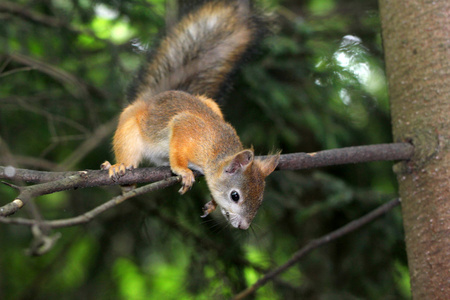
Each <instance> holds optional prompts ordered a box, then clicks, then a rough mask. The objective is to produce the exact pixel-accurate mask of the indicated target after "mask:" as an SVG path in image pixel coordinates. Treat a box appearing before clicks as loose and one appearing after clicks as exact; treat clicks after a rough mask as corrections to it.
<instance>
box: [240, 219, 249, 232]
mask: <svg viewBox="0 0 450 300" xmlns="http://www.w3.org/2000/svg"><path fill="white" fill-rule="evenodd" d="M249 226H250V224H249V223H248V222H247V221H246V220H242V221H241V222H239V225H238V228H239V229H243V230H246V229H248V227H249Z"/></svg>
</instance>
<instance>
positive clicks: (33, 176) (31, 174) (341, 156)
mask: <svg viewBox="0 0 450 300" xmlns="http://www.w3.org/2000/svg"><path fill="white" fill-rule="evenodd" d="M413 153H414V147H413V146H412V145H411V144H408V143H394V144H379V145H370V146H358V147H348V148H340V149H332V150H324V151H319V152H314V153H291V154H283V155H281V157H280V163H279V164H278V167H277V170H302V169H308V168H315V167H324V166H332V165H339V164H349V163H362V162H371V161H376V160H378V161H389V160H408V159H410V158H411V157H412V155H413ZM263 157H264V156H259V157H258V158H263ZM4 169H5V167H1V166H0V179H9V180H22V181H26V182H30V183H42V182H49V181H54V180H59V179H61V178H65V177H67V176H71V175H74V174H77V172H75V171H72V172H45V171H34V170H25V169H15V174H14V176H7V175H6V174H5V170H4ZM168 176H171V172H170V168H169V167H156V168H139V169H135V170H132V171H130V172H127V174H125V176H122V177H121V178H120V179H119V180H117V181H115V182H113V181H112V180H111V179H110V178H109V177H108V172H106V171H100V170H87V171H86V177H87V178H88V180H87V181H88V182H86V183H85V184H84V185H80V186H76V187H77V188H82V187H93V186H102V185H117V184H121V185H127V184H134V183H148V182H155V181H159V180H161V179H163V178H166V177H168ZM69 188H74V187H69Z"/></svg>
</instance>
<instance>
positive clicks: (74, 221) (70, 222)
mask: <svg viewBox="0 0 450 300" xmlns="http://www.w3.org/2000/svg"><path fill="white" fill-rule="evenodd" d="M177 182H180V176H172V177H170V178H166V179H163V180H161V181H158V182H154V183H151V184H148V185H144V186H142V187H139V188H136V189H134V190H131V191H129V192H126V193H124V194H122V195H119V196H116V197H114V198H112V199H111V200H109V201H107V202H105V203H103V204H102V205H99V206H97V207H96V208H94V209H92V210H90V211H88V212H86V213H84V214H82V215H79V216H77V217H73V218H68V219H62V220H55V221H36V220H30V219H24V218H5V217H0V222H1V223H7V224H16V225H26V226H34V225H39V226H45V227H48V228H61V227H69V226H75V225H79V224H84V223H88V222H90V221H91V220H92V219H93V218H94V217H96V216H97V215H99V214H101V213H102V212H104V211H106V210H108V209H110V208H112V207H115V206H117V205H119V204H120V203H122V202H124V201H125V200H128V199H130V198H133V197H136V196H139V195H142V194H145V193H148V192H152V191H156V190H159V189H163V188H166V187H169V186H171V185H174V184H176V183H177Z"/></svg>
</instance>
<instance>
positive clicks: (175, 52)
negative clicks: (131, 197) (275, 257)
mask: <svg viewBox="0 0 450 300" xmlns="http://www.w3.org/2000/svg"><path fill="white" fill-rule="evenodd" d="M258 24H259V23H258V17H257V16H256V14H255V13H254V12H253V11H252V9H251V8H250V5H249V3H248V1H237V2H232V1H213V2H209V3H206V4H203V5H202V6H201V7H200V8H198V9H197V10H195V11H193V12H191V13H189V14H187V15H186V16H184V17H183V18H182V19H181V20H180V22H179V23H178V24H176V25H175V26H174V27H173V28H172V29H171V30H170V31H169V33H168V34H167V36H166V37H165V38H164V39H163V40H162V41H161V44H160V45H159V47H158V48H157V49H156V52H155V53H154V54H153V56H152V57H151V58H150V59H149V60H148V61H147V63H146V64H145V65H144V66H143V68H142V70H141V72H140V77H139V79H138V83H137V84H136V85H135V90H134V92H135V93H134V97H133V99H132V103H131V104H130V105H128V107H126V108H125V109H124V110H123V112H122V113H121V115H120V119H119V124H118V127H117V130H116V132H115V135H114V141H113V149H114V155H115V159H116V163H115V164H114V165H111V164H110V163H109V162H107V161H106V162H105V163H103V165H102V168H103V169H109V176H110V177H111V178H112V179H115V178H118V177H120V176H123V175H124V174H125V173H126V171H127V170H128V169H132V168H136V167H138V166H139V163H140V162H141V161H142V160H143V159H148V160H150V161H151V162H152V163H154V164H156V165H170V167H171V169H172V172H173V173H175V174H176V175H180V176H181V184H182V187H181V189H180V190H179V192H180V193H181V194H184V193H185V192H186V191H188V190H189V189H190V188H191V187H192V185H193V183H194V181H195V179H194V174H193V173H192V171H191V169H194V170H198V171H200V172H202V173H203V174H204V175H205V178H206V182H207V185H208V188H209V190H210V192H211V195H212V198H213V200H212V201H211V202H209V203H208V204H207V205H206V206H205V210H206V214H205V215H207V214H208V213H209V212H210V211H212V210H214V209H215V207H216V205H219V206H220V208H221V212H222V214H223V215H224V216H225V218H226V219H227V220H228V221H229V223H230V224H231V225H232V226H233V227H235V228H240V229H247V228H248V227H249V226H250V224H251V222H252V220H253V218H254V217H255V215H256V213H257V211H258V208H259V206H260V205H261V203H262V200H263V192H264V186H265V181H264V179H265V178H266V177H267V176H268V175H269V174H270V173H272V172H273V171H274V169H275V168H276V166H277V165H278V161H279V157H280V153H276V154H275V155H271V156H268V157H267V158H265V159H257V158H255V155H254V152H253V149H244V147H243V146H242V143H241V141H240V139H239V137H238V136H237V134H236V131H235V129H234V128H233V127H232V126H231V125H230V124H229V123H227V122H226V121H225V120H224V117H223V114H222V112H221V110H220V108H219V106H218V105H217V103H216V102H215V101H214V100H213V99H212V98H214V97H217V95H218V93H219V92H220V90H221V89H222V88H223V85H224V83H225V80H226V78H227V76H229V74H230V73H231V72H232V71H233V70H234V69H235V68H236V67H237V66H236V65H237V64H238V63H239V62H240V61H241V58H242V56H243V55H244V53H245V52H246V51H247V50H249V48H250V47H251V46H252V45H254V43H255V40H256V38H257V36H258V30H260V28H258V26H259V25H258ZM190 168H191V169H190Z"/></svg>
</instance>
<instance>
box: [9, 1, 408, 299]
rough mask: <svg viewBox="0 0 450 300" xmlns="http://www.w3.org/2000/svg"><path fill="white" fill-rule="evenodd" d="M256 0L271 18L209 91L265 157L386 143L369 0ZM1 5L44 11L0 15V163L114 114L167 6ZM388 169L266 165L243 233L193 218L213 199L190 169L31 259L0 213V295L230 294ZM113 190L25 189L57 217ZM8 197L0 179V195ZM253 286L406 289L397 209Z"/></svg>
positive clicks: (270, 289)
mask: <svg viewBox="0 0 450 300" xmlns="http://www.w3.org/2000/svg"><path fill="white" fill-rule="evenodd" d="M11 3H13V2H12V1H11ZM258 3H259V4H261V5H262V6H264V7H267V8H268V9H271V10H273V14H272V15H276V16H277V18H276V20H275V21H274V22H273V24H271V30H272V31H273V33H272V34H271V35H269V36H268V37H266V38H265V39H264V40H263V41H262V42H261V44H260V46H259V48H258V51H256V52H257V53H258V54H256V55H255V57H254V58H253V59H251V60H250V61H249V62H248V63H247V64H246V65H245V67H243V68H242V69H241V70H240V71H239V72H238V74H237V75H236V76H235V78H234V79H235V80H234V89H233V90H232V91H231V93H230V94H229V95H228V96H227V97H225V101H224V103H222V107H223V109H224V112H225V116H226V118H227V120H229V121H230V123H231V124H233V125H234V126H235V127H236V129H237V131H238V133H239V135H240V137H241V138H242V140H243V143H244V144H246V145H248V146H250V145H253V146H254V147H255V150H256V152H257V153H258V154H259V153H261V154H265V153H267V152H269V151H271V150H274V149H282V151H283V153H291V152H312V151H319V150H324V149H330V148H337V147H346V146H354V145H366V144H375V143H384V142H391V133H390V118H389V111H388V109H389V105H388V98H387V87H386V83H385V76H384V72H383V56H382V55H383V54H382V51H381V49H382V47H381V40H380V24H379V19H378V13H377V2H376V1H375V0H369V1H356V0H346V1H344V0H340V1H338V0H326V1H324V0H320V1H318V0H311V1H268V0H267V1H259V2H258ZM14 4H15V5H18V6H20V8H21V9H22V10H24V11H27V12H29V13H31V14H33V15H38V16H44V17H45V18H44V19H41V20H40V21H39V19H38V18H34V19H33V18H29V17H27V16H26V15H22V14H15V13H8V12H4V13H2V14H1V16H0V17H1V18H2V19H5V21H6V22H2V24H4V26H0V51H1V52H0V160H1V164H2V165H4V164H12V165H14V166H18V167H22V168H29V169H44V170H55V169H57V166H58V165H59V166H61V165H64V164H65V163H66V162H67V161H66V160H67V159H68V158H69V157H70V156H71V155H72V154H73V153H74V152H76V151H77V150H78V149H79V148H78V147H79V146H80V144H81V143H83V142H84V141H86V140H87V139H89V138H90V137H91V136H92V134H93V132H94V131H95V130H96V129H97V128H98V126H99V125H101V124H105V123H107V122H108V121H109V120H111V119H112V118H114V117H115V116H116V115H117V114H118V113H119V111H120V109H121V107H122V106H123V105H124V103H125V88H126V86H127V84H128V83H129V82H130V81H131V80H132V78H133V74H134V72H135V71H136V69H137V68H138V66H139V62H140V60H141V59H142V57H143V53H142V49H143V48H151V47H152V46H153V45H154V44H155V42H156V41H157V40H158V37H159V36H160V35H161V34H160V32H163V31H164V29H163V26H164V22H165V21H167V22H168V23H173V22H174V16H175V15H176V14H177V11H176V8H177V7H176V5H174V2H169V3H168V4H167V3H165V1H141V0H138V1H119V0H117V1H101V0H100V1H95V2H92V1H87V0H63V1H44V2H42V1H37V2H36V1H28V0H21V1H15V2H14ZM166 12H167V15H168V17H165V15H166ZM2 21H3V20H2ZM135 39H139V41H140V43H139V44H137V43H136V40H135ZM133 44H134V45H138V46H132V45H133ZM110 136H112V131H111V134H110ZM110 153H111V152H110V141H109V139H108V140H104V141H102V142H101V143H99V144H98V145H97V146H96V147H95V149H94V150H92V151H91V152H90V153H88V154H86V155H84V156H83V157H82V159H80V160H77V161H75V162H74V163H73V164H72V165H71V166H70V167H68V168H69V169H77V170H83V169H96V168H98V166H99V164H100V163H101V162H103V161H104V160H105V159H108V160H111V154H110ZM8 157H13V159H12V160H8V159H7V158H8ZM391 168H392V164H391V163H386V162H374V163H370V164H360V165H348V166H338V167H329V168H322V169H320V170H309V171H297V172H292V171H283V172H276V173H275V174H273V175H271V176H270V177H269V178H268V182H267V187H266V193H265V201H264V204H263V206H262V208H261V210H260V212H259V213H258V215H257V217H256V219H255V220H254V224H253V225H252V229H251V230H249V232H241V231H237V230H233V229H231V228H228V227H226V225H225V221H224V219H223V217H222V216H221V215H220V213H219V212H215V213H213V214H212V215H211V216H210V217H208V218H207V219H206V220H203V219H200V218H199V216H200V214H201V207H202V206H203V204H204V203H206V202H207V201H208V198H209V196H208V191H207V188H206V186H205V183H204V182H203V181H204V180H203V179H201V180H200V182H198V183H196V185H195V186H194V188H193V190H192V191H190V192H189V193H188V195H186V196H182V197H181V196H179V195H178V194H177V193H176V190H177V188H176V187H174V188H171V189H168V190H167V191H162V192H158V193H153V194H151V195H148V196H143V197H140V198H138V199H134V200H130V201H128V202H126V203H124V204H122V205H121V206H120V207H117V208H115V209H112V210H110V211H108V212H106V213H104V214H103V215H101V216H100V217H98V218H96V219H95V220H94V221H93V222H91V223H90V224H88V225H86V226H80V227H77V228H71V229H62V230H58V231H60V232H61V233H62V237H61V239H60V240H59V241H58V243H57V244H56V246H55V248H53V249H52V250H51V251H50V252H49V253H47V254H45V255H44V256H42V257H29V256H27V255H26V254H25V253H24V251H23V249H25V248H27V247H28V245H29V243H30V241H31V240H32V236H31V234H30V230H29V228H25V227H21V226H13V225H5V224H1V223H0V245H1V251H0V298H1V299H80V298H83V299H93V298H95V299H153V298H154V299H227V298H230V297H231V296H232V295H234V294H235V293H237V292H239V291H241V290H242V289H244V288H245V287H247V286H249V285H251V284H253V283H254V282H255V281H256V280H257V279H258V278H260V276H261V273H260V272H259V271H258V270H259V269H260V268H263V269H266V270H270V269H272V268H274V267H276V266H278V265H280V264H283V263H284V262H285V261H286V260H288V259H289V258H290V256H291V255H292V254H293V253H294V252H295V251H296V250H298V249H299V248H300V247H302V246H303V245H305V244H306V243H307V242H308V241H310V240H311V239H314V238H317V237H319V236H321V235H323V234H326V233H328V232H330V231H332V230H335V229H336V228H338V227H340V226H342V225H344V224H346V223H348V222H350V221H351V220H354V219H356V218H358V217H360V216H362V215H363V214H365V213H367V212H369V211H370V210H372V209H374V208H375V207H377V206H379V205H381V204H382V203H384V202H386V201H388V200H390V199H391V198H392V197H394V196H395V193H396V188H397V187H396V181H395V177H394V176H393V174H392V171H391ZM19 184H21V183H19ZM118 192H119V190H118V188H111V187H109V188H96V189H84V190H77V191H67V192H63V193H56V194H52V195H50V196H46V197H42V198H38V199H36V203H37V205H38V206H39V208H40V210H41V211H42V213H43V215H44V217H45V218H47V219H61V218H68V217H72V216H75V215H78V214H81V213H83V212H85V211H87V210H89V209H92V208H94V207H95V206H97V205H99V204H101V203H103V202H105V201H107V200H109V199H110V198H111V197H112V196H114V195H116V194H117V193H118ZM14 195H15V193H14V192H13V191H12V190H11V189H10V188H8V187H6V186H0V199H1V203H0V205H3V204H4V203H6V202H7V201H10V200H11V199H13V197H14ZM28 213H29V212H27V211H26V210H25V209H24V210H23V211H21V212H20V213H18V217H25V216H27V214H28ZM255 298H256V299H408V298H410V294H409V277H408V272H407V267H406V257H405V251H404V243H403V232H402V225H401V215H400V211H399V210H398V209H396V210H395V211H393V212H391V213H389V214H388V215H386V216H385V217H383V218H381V219H380V220H378V221H376V222H374V223H372V224H370V225H368V226H366V227H365V228H364V229H361V230H359V231H357V232H355V233H353V234H351V235H349V236H347V237H344V238H342V239H340V240H338V241H336V242H333V243H330V244H328V245H326V246H324V247H322V248H320V249H318V250H316V251H314V252H313V253H311V254H310V255H309V256H307V257H306V258H305V259H303V260H302V261H300V263H298V264H297V265H295V266H294V267H293V268H291V269H290V270H289V271H288V272H286V273H284V274H283V275H282V276H280V277H279V278H277V279H276V280H275V281H273V282H270V283H268V284H267V285H265V286H264V287H262V288H261V289H260V290H258V292H257V293H256V296H255Z"/></svg>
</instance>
